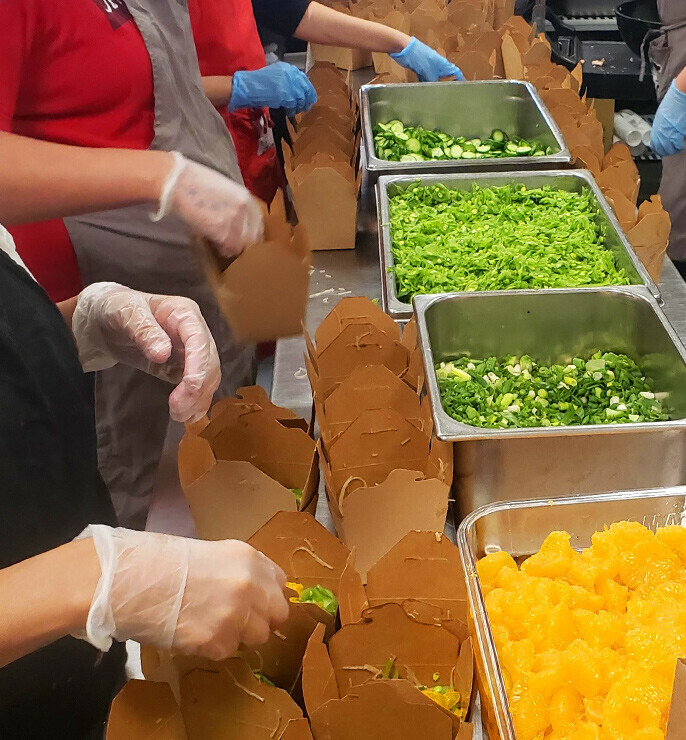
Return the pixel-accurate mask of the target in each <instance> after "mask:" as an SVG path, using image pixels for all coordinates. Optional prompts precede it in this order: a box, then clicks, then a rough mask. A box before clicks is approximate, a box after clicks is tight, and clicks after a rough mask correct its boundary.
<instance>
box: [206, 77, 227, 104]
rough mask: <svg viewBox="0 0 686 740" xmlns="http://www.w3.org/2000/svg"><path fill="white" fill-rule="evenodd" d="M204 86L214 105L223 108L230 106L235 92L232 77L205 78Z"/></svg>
mask: <svg viewBox="0 0 686 740" xmlns="http://www.w3.org/2000/svg"><path fill="white" fill-rule="evenodd" d="M202 86H203V89H204V90H205V95H207V97H208V98H209V99H210V102H211V103H212V105H214V106H215V107H216V108H221V107H223V106H226V105H228V104H229V100H231V92H232V90H233V78H232V77H203V78H202Z"/></svg>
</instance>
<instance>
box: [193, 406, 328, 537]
mask: <svg viewBox="0 0 686 740" xmlns="http://www.w3.org/2000/svg"><path fill="white" fill-rule="evenodd" d="M219 403H222V409H221V411H219V413H216V414H212V418H211V420H209V421H208V420H205V421H204V422H201V423H199V424H195V425H193V426H187V428H186V433H185V435H184V437H183V439H182V440H181V444H180V445H179V458H178V460H179V477H180V480H181V486H182V488H183V491H184V495H185V497H186V500H187V501H188V504H189V506H190V509H191V514H192V515H193V519H194V521H195V525H196V530H197V534H198V536H199V537H200V538H202V539H210V540H217V539H242V540H247V539H248V538H249V537H251V536H252V535H253V534H254V533H255V532H256V531H257V530H258V529H259V528H260V527H261V526H262V525H263V524H265V523H266V522H268V521H269V519H271V517H272V516H273V515H274V514H275V513H276V512H278V511H296V510H297V503H296V500H295V497H294V495H293V492H292V490H291V489H294V488H299V489H302V500H301V505H300V510H301V511H310V512H314V510H315V509H316V505H317V491H318V485H319V462H318V455H317V450H316V443H315V441H314V439H312V437H311V436H310V434H308V432H307V431H306V430H307V429H308V427H309V425H308V424H307V422H305V421H304V420H296V419H293V418H292V417H291V416H290V415H289V413H288V412H285V410H280V411H277V410H276V409H278V407H275V406H273V405H272V404H269V406H267V407H266V408H262V406H260V405H258V404H256V403H245V402H244V401H242V399H236V400H235V403H229V402H228V401H227V400H226V399H223V401H220V402H219ZM279 416H287V417H288V418H287V419H285V420H284V419H279V418H277V417H279Z"/></svg>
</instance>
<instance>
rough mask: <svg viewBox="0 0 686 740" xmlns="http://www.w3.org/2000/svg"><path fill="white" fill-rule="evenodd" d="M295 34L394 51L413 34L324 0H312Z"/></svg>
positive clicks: (312, 39) (336, 43)
mask: <svg viewBox="0 0 686 740" xmlns="http://www.w3.org/2000/svg"><path fill="white" fill-rule="evenodd" d="M294 36H295V37H296V38H299V39H302V40H303V41H309V42H310V43H313V44H327V45H330V46H347V47H353V48H355V49H366V50H368V51H379V52H385V53H386V54H395V53H397V52H400V51H402V50H403V49H404V48H405V47H406V46H407V45H408V44H409V43H410V40H411V37H410V36H408V35H407V34H406V33H403V32H402V31H396V29H394V28H391V27H390V26H384V25H383V24H382V23H375V22H373V21H367V20H364V19H362V18H354V17H353V16H351V15H347V14H346V13H340V12H339V11H337V10H333V8H328V7H327V6H326V5H322V4H321V3H317V2H311V3H310V4H309V7H308V8H307V10H306V11H305V15H304V16H303V18H302V20H301V21H300V24H299V25H298V27H297V28H296V29H295V33H294Z"/></svg>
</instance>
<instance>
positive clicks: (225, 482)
mask: <svg viewBox="0 0 686 740" xmlns="http://www.w3.org/2000/svg"><path fill="white" fill-rule="evenodd" d="M294 487H297V486H294ZM184 495H185V498H186V501H187V502H188V505H189V507H190V510H191V514H192V516H193V521H194V522H195V528H196V533H197V536H198V537H199V538H201V539H204V540H224V539H237V540H247V539H248V538H249V537H251V536H252V535H253V534H254V533H255V532H256V531H257V530H258V529H259V528H260V527H261V526H262V525H263V524H264V523H265V522H268V521H269V519H271V517H272V516H273V515H274V514H275V513H276V512H277V511H292V512H295V511H296V510H297V503H296V500H295V497H294V495H293V493H292V492H291V491H290V490H289V489H288V488H286V487H284V486H283V485H281V483H279V482H277V481H276V480H274V479H273V478H272V477H270V476H269V475H267V474H266V473H264V472H262V471H261V470H259V469H258V468H256V467H255V466H254V465H252V464H251V463H249V462H246V461H244V460H219V461H218V462H217V463H216V465H214V467H212V469H211V470H209V471H207V472H206V473H205V474H204V475H202V476H201V477H200V478H198V479H197V480H195V481H194V482H193V483H191V484H190V485H188V486H184ZM303 497H304V492H303Z"/></svg>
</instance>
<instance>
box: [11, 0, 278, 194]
mask: <svg viewBox="0 0 686 740" xmlns="http://www.w3.org/2000/svg"><path fill="white" fill-rule="evenodd" d="M0 1H1V0H0ZM288 1H289V0H283V2H288ZM188 13H189V15H190V18H191V25H192V27H193V38H194V40H195V48H196V49H197V51H198V62H199V63H200V72H201V74H202V76H203V77H213V76H227V75H233V74H234V72H239V71H243V70H254V69H261V68H262V67H264V66H266V64H267V60H266V59H265V56H264V49H263V48H262V42H261V41H260V35H259V33H258V32H257V23H256V22H255V16H254V14H253V8H252V2H251V0H188ZM217 110H218V111H219V113H220V115H221V117H222V118H223V119H224V122H225V123H226V125H227V127H228V129H229V131H230V132H231V137H232V139H233V143H234V144H235V146H236V153H237V155H238V164H239V165H240V168H241V173H242V174H243V180H244V181H245V186H246V187H247V188H248V189H249V190H250V191H251V192H252V193H253V195H256V196H257V197H258V198H262V200H264V201H266V202H267V203H270V202H271V200H272V198H273V197H274V194H275V192H276V189H277V187H278V186H279V185H281V184H282V178H281V177H280V172H279V166H278V160H277V158H276V150H275V149H274V147H273V146H269V147H268V148H267V146H266V143H265V142H266V141H267V137H268V135H269V134H270V132H269V128H270V127H271V121H270V119H269V111H268V110H266V109H265V110H253V109H249V108H246V109H243V110H238V111H235V112H234V113H229V111H228V109H227V108H226V106H223V107H221V108H217ZM269 141H271V138H270V137H269Z"/></svg>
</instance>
